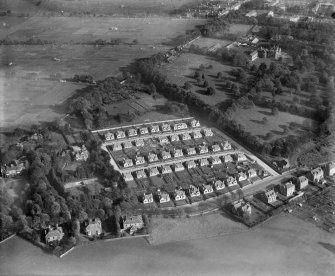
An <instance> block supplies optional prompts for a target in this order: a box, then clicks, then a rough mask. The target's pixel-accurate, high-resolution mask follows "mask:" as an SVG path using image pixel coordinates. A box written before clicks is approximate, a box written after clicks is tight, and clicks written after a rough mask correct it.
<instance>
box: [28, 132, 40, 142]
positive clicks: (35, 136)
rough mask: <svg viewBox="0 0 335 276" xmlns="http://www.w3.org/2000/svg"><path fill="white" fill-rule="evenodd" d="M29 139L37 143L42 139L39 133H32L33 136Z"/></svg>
mask: <svg viewBox="0 0 335 276" xmlns="http://www.w3.org/2000/svg"><path fill="white" fill-rule="evenodd" d="M30 139H31V140H35V141H37V140H41V139H43V136H42V134H40V133H34V134H33V135H31V136H30Z"/></svg>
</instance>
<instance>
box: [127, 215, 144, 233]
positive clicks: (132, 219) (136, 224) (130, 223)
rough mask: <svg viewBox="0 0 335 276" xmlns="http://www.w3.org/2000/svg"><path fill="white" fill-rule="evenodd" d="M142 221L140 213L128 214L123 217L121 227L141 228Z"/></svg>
mask: <svg viewBox="0 0 335 276" xmlns="http://www.w3.org/2000/svg"><path fill="white" fill-rule="evenodd" d="M143 226H144V223H143V219H142V216H141V215H137V216H129V217H124V218H123V229H125V230H126V229H129V228H136V229H141V228H143Z"/></svg>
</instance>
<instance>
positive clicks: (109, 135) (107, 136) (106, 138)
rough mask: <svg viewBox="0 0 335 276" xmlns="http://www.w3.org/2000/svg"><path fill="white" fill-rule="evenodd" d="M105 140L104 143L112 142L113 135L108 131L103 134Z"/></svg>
mask: <svg viewBox="0 0 335 276" xmlns="http://www.w3.org/2000/svg"><path fill="white" fill-rule="evenodd" d="M105 140H106V141H111V140H114V133H113V132H110V131H108V132H107V133H105Z"/></svg>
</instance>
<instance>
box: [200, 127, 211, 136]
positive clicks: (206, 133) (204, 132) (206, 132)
mask: <svg viewBox="0 0 335 276" xmlns="http://www.w3.org/2000/svg"><path fill="white" fill-rule="evenodd" d="M202 132H203V134H204V135H205V136H206V137H210V136H213V135H214V134H213V131H212V130H211V129H210V128H206V129H204V130H203V131H202Z"/></svg>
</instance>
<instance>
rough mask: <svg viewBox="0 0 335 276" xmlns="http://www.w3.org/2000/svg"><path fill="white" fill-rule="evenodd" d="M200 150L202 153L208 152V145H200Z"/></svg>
mask: <svg viewBox="0 0 335 276" xmlns="http://www.w3.org/2000/svg"><path fill="white" fill-rule="evenodd" d="M198 152H199V153H200V154H204V153H208V147H207V146H205V145H202V146H199V147H198Z"/></svg>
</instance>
